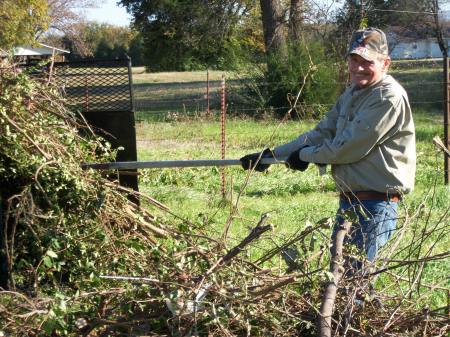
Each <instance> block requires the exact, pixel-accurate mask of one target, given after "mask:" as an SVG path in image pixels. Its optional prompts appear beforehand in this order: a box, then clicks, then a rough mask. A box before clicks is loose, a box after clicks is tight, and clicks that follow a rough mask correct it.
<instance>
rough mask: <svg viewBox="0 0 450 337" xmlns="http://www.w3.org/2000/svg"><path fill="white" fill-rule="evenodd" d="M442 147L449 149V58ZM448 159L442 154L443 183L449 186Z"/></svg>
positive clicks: (445, 68)
mask: <svg viewBox="0 0 450 337" xmlns="http://www.w3.org/2000/svg"><path fill="white" fill-rule="evenodd" d="M443 61H444V101H445V103H444V104H445V105H444V145H445V148H446V149H450V129H449V120H450V87H449V58H448V56H445V57H444V59H443ZM449 169H450V157H449V156H448V155H447V154H446V153H445V152H444V183H445V185H448V184H449Z"/></svg>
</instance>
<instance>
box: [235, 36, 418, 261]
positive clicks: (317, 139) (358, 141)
mask: <svg viewBox="0 0 450 337" xmlns="http://www.w3.org/2000/svg"><path fill="white" fill-rule="evenodd" d="M347 63H348V71H349V74H350V80H351V84H350V85H349V86H348V87H347V88H346V90H345V91H344V93H343V94H342V95H341V96H340V97H339V98H338V100H337V102H336V104H335V105H334V107H333V108H332V109H331V111H329V112H328V114H327V115H326V117H325V118H324V119H323V120H321V121H320V122H319V123H318V124H317V126H316V127H315V128H314V129H313V130H311V131H309V132H306V133H304V134H302V135H300V136H299V137H298V138H297V139H295V140H293V141H292V142H289V143H287V144H284V145H281V146H278V147H276V148H275V149H273V151H272V150H269V149H266V150H264V152H262V154H261V153H253V154H249V155H246V156H244V157H242V158H241V163H242V167H243V168H244V169H255V170H256V171H264V170H266V169H267V168H268V165H263V164H262V163H260V161H259V159H260V157H274V158H277V159H280V160H283V159H284V158H287V160H286V165H287V166H288V167H290V168H291V169H293V170H299V171H304V170H306V168H307V167H308V164H309V163H315V164H318V165H326V164H330V165H331V172H332V176H333V179H334V181H335V183H336V186H337V188H338V189H339V192H340V200H339V210H338V214H337V221H336V223H337V225H339V224H341V223H342V222H343V221H344V218H343V214H345V213H346V211H348V210H353V212H354V213H355V214H357V216H358V221H356V222H355V223H354V224H353V228H352V230H351V235H350V240H349V241H350V243H352V244H354V245H356V246H357V247H358V248H359V249H360V251H361V252H363V253H365V254H366V256H367V259H368V260H370V261H373V260H374V258H375V256H376V255H377V252H378V250H379V249H380V248H381V247H382V246H383V245H385V244H386V242H387V241H388V240H389V238H390V237H391V235H392V232H393V231H394V230H395V226H396V219H397V205H398V202H399V201H400V200H401V198H402V196H403V194H406V193H409V192H411V191H412V189H413V187H414V176H415V168H416V152H415V131H414V122H413V119H412V114H411V108H410V106H409V102H408V96H407V94H406V92H405V90H404V89H403V88H402V86H401V85H400V84H399V83H398V82H397V81H395V79H394V78H393V77H392V76H390V75H388V74H387V71H388V69H389V66H390V63H391V60H390V58H389V56H388V45H387V40H386V35H385V34H384V33H383V32H382V31H381V30H379V29H376V28H367V29H364V30H358V31H356V32H354V33H353V35H352V39H351V42H350V46H349V49H348V53H347ZM361 209H363V210H364V211H361ZM337 227H338V226H336V227H335V229H336V228H337ZM335 232H336V230H335Z"/></svg>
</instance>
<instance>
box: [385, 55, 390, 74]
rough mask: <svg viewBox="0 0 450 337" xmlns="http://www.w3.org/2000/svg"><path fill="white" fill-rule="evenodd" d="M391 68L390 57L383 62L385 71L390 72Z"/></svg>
mask: <svg viewBox="0 0 450 337" xmlns="http://www.w3.org/2000/svg"><path fill="white" fill-rule="evenodd" d="M390 66H391V58H390V57H389V56H388V57H387V58H386V59H385V60H384V61H383V71H388V70H389V67H390Z"/></svg>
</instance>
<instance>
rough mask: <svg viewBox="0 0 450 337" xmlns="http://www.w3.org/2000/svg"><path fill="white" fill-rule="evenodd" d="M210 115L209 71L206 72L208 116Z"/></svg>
mask: <svg viewBox="0 0 450 337" xmlns="http://www.w3.org/2000/svg"><path fill="white" fill-rule="evenodd" d="M209 114H210V111H209V70H206V115H207V116H209Z"/></svg>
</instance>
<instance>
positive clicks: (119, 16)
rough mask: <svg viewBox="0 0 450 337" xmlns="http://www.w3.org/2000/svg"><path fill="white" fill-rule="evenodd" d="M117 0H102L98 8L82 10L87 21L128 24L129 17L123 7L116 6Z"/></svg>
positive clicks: (119, 24)
mask: <svg viewBox="0 0 450 337" xmlns="http://www.w3.org/2000/svg"><path fill="white" fill-rule="evenodd" d="M117 1H118V0H103V2H102V3H99V5H98V8H87V9H85V10H84V13H85V15H86V18H87V19H88V20H89V21H97V22H101V23H109V24H113V25H117V26H128V25H129V24H130V20H131V17H130V15H128V14H127V11H126V10H125V8H124V7H121V6H118V5H117V4H116V3H117Z"/></svg>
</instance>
